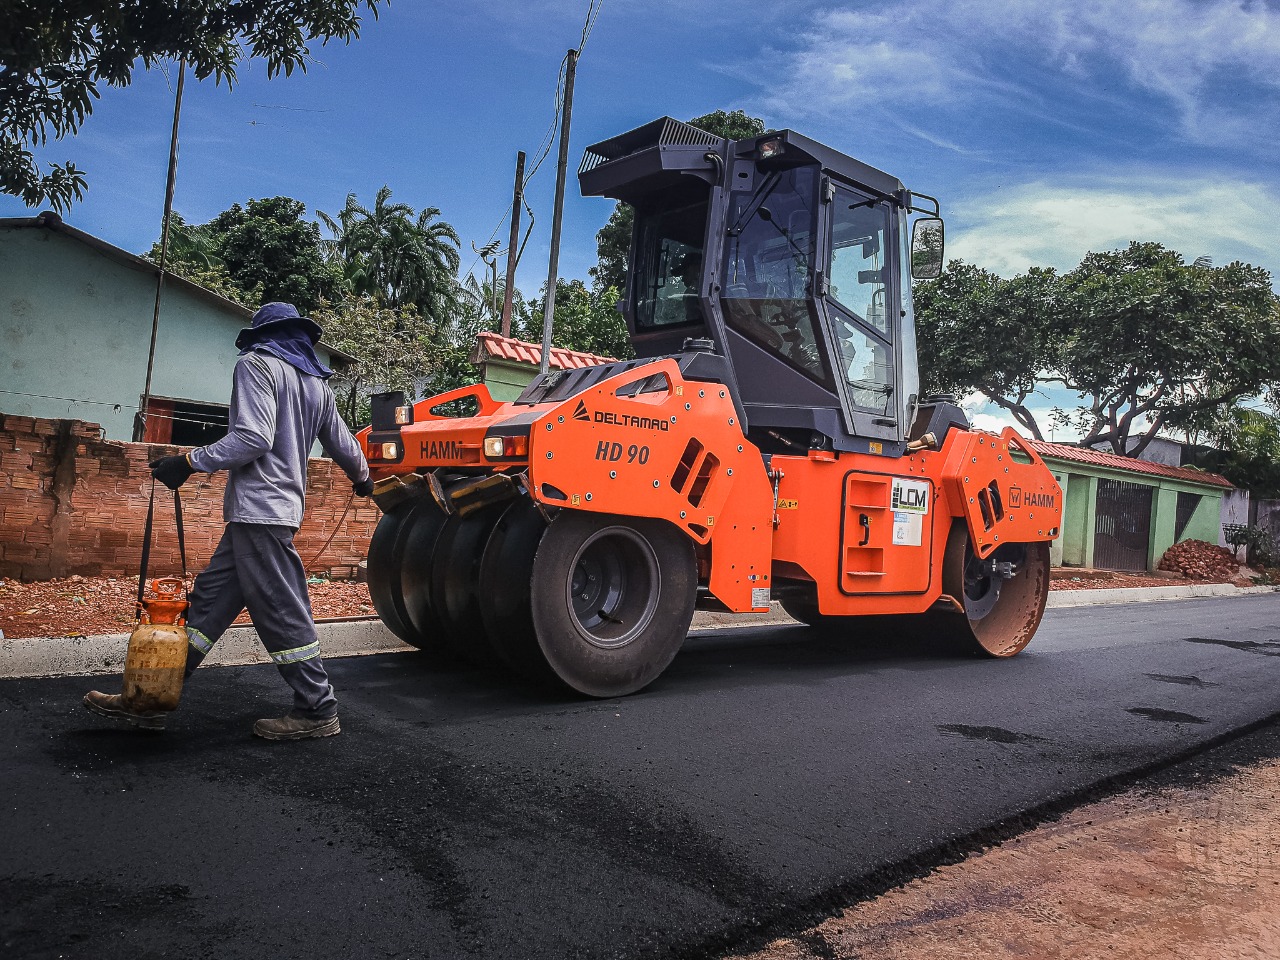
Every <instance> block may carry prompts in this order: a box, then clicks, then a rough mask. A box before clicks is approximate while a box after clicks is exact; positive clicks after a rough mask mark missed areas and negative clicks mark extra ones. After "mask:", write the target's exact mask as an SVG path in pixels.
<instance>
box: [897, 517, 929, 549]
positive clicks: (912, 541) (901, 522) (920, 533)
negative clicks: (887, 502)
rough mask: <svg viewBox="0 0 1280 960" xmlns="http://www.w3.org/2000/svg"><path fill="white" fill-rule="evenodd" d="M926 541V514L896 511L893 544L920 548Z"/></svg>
mask: <svg viewBox="0 0 1280 960" xmlns="http://www.w3.org/2000/svg"><path fill="white" fill-rule="evenodd" d="M923 539H924V514H922V513H912V512H905V511H902V510H895V511H894V512H893V542H894V543H895V544H896V545H897V546H900V547H918V546H920V544H921V543H922V542H923Z"/></svg>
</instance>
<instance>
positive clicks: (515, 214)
mask: <svg viewBox="0 0 1280 960" xmlns="http://www.w3.org/2000/svg"><path fill="white" fill-rule="evenodd" d="M523 202H524V151H523V150H521V151H520V152H519V153H517V154H516V186H515V189H514V190H513V191H512V192H511V242H510V243H508V244H507V286H506V289H505V290H503V291H502V335H503V336H504V337H509V336H511V296H512V293H513V291H514V290H515V285H516V244H518V243H519V242H520V205H521V203H523Z"/></svg>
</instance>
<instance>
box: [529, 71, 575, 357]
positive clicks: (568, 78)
mask: <svg viewBox="0 0 1280 960" xmlns="http://www.w3.org/2000/svg"><path fill="white" fill-rule="evenodd" d="M565 63H566V65H565V75H564V117H563V118H561V120H560V162H559V163H558V164H557V165H556V205H555V213H554V216H553V219H552V221H551V263H550V264H549V265H548V268H547V305H546V309H545V311H544V312H543V315H542V363H541V364H540V365H539V366H538V371H539V372H540V373H546V372H547V371H548V370H549V369H550V368H551V324H552V321H553V320H554V318H555V314H556V274H557V273H558V272H559V269H560V223H561V221H562V220H563V219H564V178H565V171H566V169H567V168H568V166H569V121H570V119H571V118H572V116H573V76H574V74H575V73H576V72H577V69H578V51H577V50H570V51H569V52H568V53H567V54H566V55H565Z"/></svg>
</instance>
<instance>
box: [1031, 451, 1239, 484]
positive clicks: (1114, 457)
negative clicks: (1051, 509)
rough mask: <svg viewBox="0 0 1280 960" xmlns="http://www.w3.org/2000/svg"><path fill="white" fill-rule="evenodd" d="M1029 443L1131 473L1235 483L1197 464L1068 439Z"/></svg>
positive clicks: (1055, 455) (1050, 454)
mask: <svg viewBox="0 0 1280 960" xmlns="http://www.w3.org/2000/svg"><path fill="white" fill-rule="evenodd" d="M1027 443H1028V444H1029V445H1030V446H1031V448H1032V449H1033V450H1035V451H1036V453H1038V454H1040V456H1042V457H1046V458H1048V459H1052V460H1069V461H1071V462H1074V463H1083V464H1088V465H1089V466H1094V467H1107V468H1109V469H1112V470H1125V471H1128V472H1129V473H1142V474H1146V475H1148V476H1152V477H1164V478H1166V479H1169V480H1181V481H1182V482H1183V483H1198V484H1201V485H1202V486H1206V487H1224V488H1226V489H1234V486H1235V485H1234V484H1233V483H1232V482H1231V481H1230V480H1228V479H1227V478H1226V477H1223V476H1219V475H1218V474H1216V473H1209V472H1207V471H1204V470H1197V469H1195V468H1194V467H1172V466H1169V465H1168V464H1165V463H1150V462H1148V461H1146V460H1137V459H1135V458H1133V457H1122V456H1120V455H1119V454H1117V453H1104V452H1103V451H1101V450H1094V449H1092V448H1090V447H1074V446H1071V445H1069V444H1065V443H1047V442H1045V441H1043V440H1028V441H1027Z"/></svg>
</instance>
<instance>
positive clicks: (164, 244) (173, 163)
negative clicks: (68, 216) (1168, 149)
mask: <svg viewBox="0 0 1280 960" xmlns="http://www.w3.org/2000/svg"><path fill="white" fill-rule="evenodd" d="M186 76H187V61H186V60H180V61H178V93H177V96H175V97H174V100H173V133H172V134H171V135H170V137H169V179H168V181H167V182H166V184H165V188H164V223H163V225H162V226H161V227H160V273H159V275H158V276H157V277H156V305H155V308H154V309H153V310H152V312H151V348H150V349H149V350H148V351H147V382H146V385H145V386H144V387H143V388H142V403H141V405H140V406H139V407H138V415H137V416H136V417H134V418H133V439H134V441H135V442H136V441H139V440H141V439H142V438H143V435H144V434H145V433H146V429H147V407H148V406H150V404H151V372H152V370H153V369H154V368H155V363H156V334H157V333H158V332H159V330H160V297H161V294H163V293H164V268H165V264H166V263H167V261H168V258H169V215H170V214H171V213H173V185H174V181H175V180H176V179H177V175H178V117H179V115H180V114H181V113H182V81H183V80H184V79H186Z"/></svg>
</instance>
